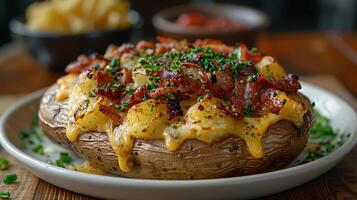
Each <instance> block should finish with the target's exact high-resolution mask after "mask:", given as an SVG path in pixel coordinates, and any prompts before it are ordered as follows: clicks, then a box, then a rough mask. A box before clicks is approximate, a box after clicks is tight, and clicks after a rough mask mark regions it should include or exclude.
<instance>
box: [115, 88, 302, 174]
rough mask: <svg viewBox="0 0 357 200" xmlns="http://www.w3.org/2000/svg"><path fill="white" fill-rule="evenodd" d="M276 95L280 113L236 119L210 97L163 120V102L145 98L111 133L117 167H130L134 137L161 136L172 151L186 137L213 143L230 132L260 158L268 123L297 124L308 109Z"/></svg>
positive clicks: (218, 100)
mask: <svg viewBox="0 0 357 200" xmlns="http://www.w3.org/2000/svg"><path fill="white" fill-rule="evenodd" d="M278 98H280V99H285V100H286V103H285V106H284V107H283V108H282V111H281V113H280V114H279V115H275V114H271V113H269V114H266V115H263V116H261V117H259V118H254V117H245V118H243V119H241V120H237V119H234V118H233V117H231V116H227V115H226V114H225V113H224V111H223V110H221V109H220V108H218V107H217V105H219V104H221V103H222V102H221V101H222V100H220V99H217V98H214V97H212V98H209V99H204V100H203V101H202V102H198V103H196V104H194V105H193V106H191V107H190V108H189V109H188V110H187V112H186V114H185V115H184V117H183V119H182V120H180V121H168V120H166V119H167V114H166V108H165V105H164V104H160V103H158V102H155V101H154V100H148V101H145V102H142V103H140V104H137V105H135V106H134V107H132V108H131V109H130V110H129V111H128V114H127V117H126V118H125V121H124V123H123V124H122V125H120V126H118V127H117V128H116V129H115V130H114V131H113V133H112V135H111V136H110V138H111V144H112V146H113V147H114V149H115V150H116V151H117V155H118V160H119V166H120V169H121V170H123V171H124V172H127V171H129V170H130V167H129V166H130V165H131V164H130V163H128V161H129V160H130V150H131V148H132V147H133V144H134V141H135V139H144V140H148V139H161V140H164V141H165V145H166V147H167V149H168V150H170V151H175V150H176V149H177V148H179V147H180V145H181V144H182V142H184V141H185V140H187V139H197V140H200V141H203V142H206V143H212V142H216V141H219V140H220V139H222V138H224V137H226V136H227V135H233V136H236V137H240V138H241V139H243V140H244V141H245V142H246V145H247V147H248V150H249V152H250V154H251V155H252V156H253V157H255V158H261V157H262V156H263V147H262V144H261V138H262V137H263V136H264V133H265V132H266V131H267V129H268V128H269V126H270V125H272V124H274V123H275V122H278V121H280V120H282V119H286V120H289V121H292V122H293V123H294V124H295V125H296V126H298V127H300V126H301V125H302V123H303V116H304V114H305V113H306V111H307V108H306V107H304V106H303V105H302V104H301V103H300V102H299V101H296V100H294V99H292V98H289V97H288V96H287V95H286V94H285V93H284V92H281V93H279V94H278Z"/></svg>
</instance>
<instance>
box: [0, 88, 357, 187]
mask: <svg viewBox="0 0 357 200" xmlns="http://www.w3.org/2000/svg"><path fill="white" fill-rule="evenodd" d="M301 83H302V86H303V87H307V88H311V89H312V90H320V91H321V92H324V93H327V94H328V95H329V96H332V97H333V98H334V100H337V101H339V102H338V103H342V104H344V105H345V106H346V107H347V108H348V109H349V110H350V111H351V113H353V115H354V118H356V119H357V113H356V111H355V109H354V108H353V107H352V106H351V105H350V104H349V103H347V102H346V101H345V100H343V99H342V98H340V97H339V96H337V95H335V94H334V93H332V92H330V91H327V90H325V89H322V88H320V87H317V86H314V85H312V84H309V83H306V82H303V81H301ZM45 91H46V88H44V89H41V90H38V91H35V92H33V93H30V94H28V95H26V96H25V97H23V98H22V99H20V100H19V101H17V102H16V103H15V104H13V105H12V106H11V107H10V108H9V109H7V110H6V111H5V112H4V113H3V114H2V116H1V118H0V143H1V145H2V146H3V147H4V149H5V150H6V151H7V152H8V153H9V154H10V155H11V156H13V157H14V158H15V159H16V160H18V161H19V162H20V163H22V164H23V165H25V166H31V168H37V169H42V170H46V171H49V172H50V173H54V174H56V173H57V174H60V175H61V176H65V178H73V176H76V177H77V178H79V179H80V180H81V181H92V180H96V181H98V182H101V184H106V185H116V186H120V185H126V186H128V187H139V186H140V187H147V188H161V187H162V186H163V185H164V186H165V187H166V188H173V187H190V188H192V187H202V186H211V185H215V186H218V184H220V185H222V184H223V185H232V184H238V183H239V184H243V183H250V182H257V181H264V180H269V179H271V180H273V179H274V178H278V177H282V176H288V175H290V174H291V173H296V171H298V172H300V173H301V172H304V171H306V170H313V169H317V168H319V166H320V165H326V164H328V163H333V161H336V160H338V159H343V158H344V157H345V156H346V155H347V153H348V152H350V151H351V150H352V149H353V148H354V146H355V145H356V143H357V124H353V126H354V127H355V131H354V132H352V133H351V136H350V137H349V138H348V139H347V141H346V142H345V143H344V144H343V145H342V146H340V147H339V148H338V149H336V150H335V151H333V152H332V153H330V154H328V155H326V156H324V157H322V158H320V159H318V160H315V161H312V162H309V163H305V164H301V165H298V166H293V167H289V168H284V169H280V170H275V171H271V172H264V173H259V174H253V175H245V176H237V177H226V178H215V179H198V180H158V179H133V178H126V177H114V176H103V175H95V174H87V173H82V172H77V171H72V170H69V169H65V168H61V167H57V166H54V165H51V164H48V163H45V162H43V161H40V160H37V159H36V158H33V157H31V156H30V155H28V154H26V153H24V152H23V151H22V150H21V149H19V148H17V147H16V146H15V145H14V144H12V143H11V142H10V140H9V139H8V138H7V137H6V133H5V122H6V121H7V120H8V118H9V117H10V116H11V114H12V113H13V112H15V111H16V110H17V109H18V108H19V107H21V106H24V105H25V104H26V103H28V102H30V101H33V100H35V99H37V98H40V97H41V96H42V95H43V93H44V92H45Z"/></svg>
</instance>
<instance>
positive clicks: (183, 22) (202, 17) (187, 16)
mask: <svg viewBox="0 0 357 200" xmlns="http://www.w3.org/2000/svg"><path fill="white" fill-rule="evenodd" d="M176 23H177V24H178V25H179V26H182V27H199V28H204V29H209V30H221V29H242V28H244V27H245V23H244V22H242V21H237V20H232V19H229V18H227V17H223V16H213V15H207V14H203V13H199V12H186V13H183V14H181V15H180V16H179V17H178V18H177V20H176Z"/></svg>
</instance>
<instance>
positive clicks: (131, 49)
mask: <svg viewBox="0 0 357 200" xmlns="http://www.w3.org/2000/svg"><path fill="white" fill-rule="evenodd" d="M126 53H132V54H135V53H136V49H135V46H134V45H132V44H123V45H121V46H120V47H119V48H118V49H116V50H115V52H113V54H112V55H113V57H114V58H117V59H120V58H121V57H122V56H123V55H124V54H126Z"/></svg>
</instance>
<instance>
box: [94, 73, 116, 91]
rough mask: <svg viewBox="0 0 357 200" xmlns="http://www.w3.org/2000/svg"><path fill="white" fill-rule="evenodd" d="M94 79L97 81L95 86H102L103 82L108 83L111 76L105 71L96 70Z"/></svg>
mask: <svg viewBox="0 0 357 200" xmlns="http://www.w3.org/2000/svg"><path fill="white" fill-rule="evenodd" d="M95 76H96V81H97V87H98V88H100V87H103V86H104V85H105V84H107V83H110V82H111V81H112V78H111V77H110V75H109V74H108V73H106V72H105V71H99V70H98V71H96V75H95Z"/></svg>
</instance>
